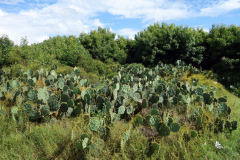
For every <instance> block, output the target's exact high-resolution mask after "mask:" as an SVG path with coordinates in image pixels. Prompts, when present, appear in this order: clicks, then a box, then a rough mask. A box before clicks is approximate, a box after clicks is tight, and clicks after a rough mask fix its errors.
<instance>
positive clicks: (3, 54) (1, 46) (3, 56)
mask: <svg viewBox="0 0 240 160" xmlns="http://www.w3.org/2000/svg"><path fill="white" fill-rule="evenodd" d="M13 46H14V43H13V41H12V40H10V39H9V38H8V36H7V35H5V34H3V35H1V37H0V65H1V66H2V65H7V64H6V62H7V60H8V58H9V54H10V52H11V51H12V49H13Z"/></svg>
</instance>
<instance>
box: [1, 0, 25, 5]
mask: <svg viewBox="0 0 240 160" xmlns="http://www.w3.org/2000/svg"><path fill="white" fill-rule="evenodd" d="M20 2H22V3H23V2H24V0H0V3H3V4H11V5H16V4H18V3H20Z"/></svg>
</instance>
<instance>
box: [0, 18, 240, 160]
mask: <svg viewBox="0 0 240 160" xmlns="http://www.w3.org/2000/svg"><path fill="white" fill-rule="evenodd" d="M238 33H239V27H236V26H229V27H225V26H223V25H221V26H217V27H216V26H213V28H212V30H211V31H210V33H209V34H207V33H205V32H203V30H202V29H197V30H195V29H192V28H188V27H182V26H175V25H173V24H172V25H167V24H165V23H163V24H162V25H161V26H160V25H159V24H158V23H156V24H154V25H153V26H149V27H148V29H147V30H144V31H141V32H139V33H138V34H137V35H136V36H135V40H129V39H124V38H123V37H121V36H118V39H114V38H115V34H114V33H111V32H110V30H109V29H108V30H107V29H102V28H100V27H99V28H98V30H94V31H92V32H91V33H90V34H84V33H82V34H80V36H79V38H76V37H75V36H68V37H67V36H63V37H61V36H57V37H53V38H50V39H49V40H45V41H44V42H42V43H40V44H32V45H28V41H27V39H26V38H22V40H21V44H20V46H18V45H14V44H13V42H12V41H11V40H10V39H9V38H8V37H7V36H6V35H3V36H2V37H1V38H0V42H1V43H0V44H1V47H0V53H1V55H2V56H1V65H3V69H0V124H1V125H0V132H1V133H0V135H1V136H0V142H1V143H0V144H1V145H0V152H1V155H0V159H9V157H11V158H12V159H203V158H205V159H217V158H219V159H237V158H238V157H239V154H240V152H239V151H240V148H239V146H240V145H239V143H240V137H239V133H240V132H239V131H240V130H239V127H238V122H239V118H238V115H239V113H240V109H239V106H240V100H239V98H238V97H236V96H235V95H233V94H231V93H230V92H229V90H227V89H229V88H225V87H224V86H223V85H222V84H221V83H219V82H223V83H224V84H225V85H229V84H231V88H232V89H233V90H234V93H235V94H236V95H237V94H238V92H239V91H238V88H237V87H239V86H237V85H239V84H238V83H236V82H238V81H237V80H238V78H235V79H234V78H231V77H230V78H229V77H228V78H227V81H226V78H225V77H226V76H234V73H236V71H237V67H238V66H237V63H238V60H237V58H238V56H237V55H238V53H236V52H238V51H239V48H238V45H237V44H238V43H239V41H238V40H237V38H236V37H238V36H239V34H238ZM218 45H220V46H218ZM222 51H224V52H226V54H224V52H222ZM146 53H148V54H146ZM222 56H225V57H227V58H232V59H234V60H233V61H234V62H233V61H231V62H230V61H229V59H227V58H223V57H222ZM219 59H222V61H217V60H219ZM183 60H184V61H185V62H187V63H185V62H184V61H183ZM213 62H214V64H213V65H209V64H211V63H213ZM126 63H129V64H126ZM173 64H174V65H173ZM225 65H228V66H230V68H228V69H227V70H224V69H220V66H221V67H222V68H224V66H225ZM146 67H149V68H146ZM197 67H201V68H197ZM202 68H207V69H208V70H202ZM225 68H226V67H225ZM209 69H211V70H209ZM216 69H217V70H216ZM224 71H226V72H229V75H226V74H223V73H224ZM214 72H217V73H218V74H216V73H214ZM219 142H220V144H221V145H220V144H219V145H217V144H218V143H219ZM20 146H21V147H20Z"/></svg>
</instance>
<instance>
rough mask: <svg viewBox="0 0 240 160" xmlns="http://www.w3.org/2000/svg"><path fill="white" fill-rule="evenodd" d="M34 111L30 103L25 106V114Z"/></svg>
mask: <svg viewBox="0 0 240 160" xmlns="http://www.w3.org/2000/svg"><path fill="white" fill-rule="evenodd" d="M31 110H32V105H31V104H29V103H26V104H24V105H23V112H24V113H30V112H31Z"/></svg>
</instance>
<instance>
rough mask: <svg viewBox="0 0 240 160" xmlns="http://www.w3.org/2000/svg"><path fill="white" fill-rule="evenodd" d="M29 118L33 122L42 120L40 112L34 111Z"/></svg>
mask: <svg viewBox="0 0 240 160" xmlns="http://www.w3.org/2000/svg"><path fill="white" fill-rule="evenodd" d="M29 117H30V118H31V119H32V120H37V119H39V118H40V114H39V113H38V111H36V110H33V111H31V112H30V114H29Z"/></svg>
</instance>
